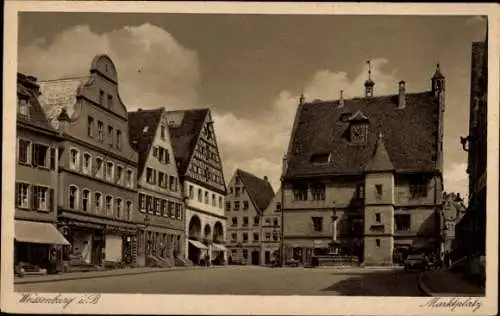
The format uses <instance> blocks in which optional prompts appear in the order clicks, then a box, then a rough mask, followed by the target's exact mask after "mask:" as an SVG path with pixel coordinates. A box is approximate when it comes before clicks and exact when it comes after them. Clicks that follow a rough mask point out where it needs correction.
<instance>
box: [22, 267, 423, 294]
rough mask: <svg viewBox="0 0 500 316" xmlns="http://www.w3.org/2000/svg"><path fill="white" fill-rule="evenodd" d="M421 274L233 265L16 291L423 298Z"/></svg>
mask: <svg viewBox="0 0 500 316" xmlns="http://www.w3.org/2000/svg"><path fill="white" fill-rule="evenodd" d="M418 276H419V274H418V273H405V272H404V271H402V270H401V269H362V268H350V269H338V268H337V269H335V268H316V269H307V268H266V267H252V266H230V267H224V268H221V269H203V268H200V269H193V270H179V271H166V272H151V273H144V274H134V275H122V276H112V277H105V278H92V279H80V280H65V281H57V282H44V283H29V284H16V285H15V291H16V292H28V291H29V292H62V293H75V292H79V293H82V292H84V293H85V292H87V293H88V292H98V293H144V294H153V293H154V294H235V295H369V296H379V295H383V296H419V295H420V292H419V290H418Z"/></svg>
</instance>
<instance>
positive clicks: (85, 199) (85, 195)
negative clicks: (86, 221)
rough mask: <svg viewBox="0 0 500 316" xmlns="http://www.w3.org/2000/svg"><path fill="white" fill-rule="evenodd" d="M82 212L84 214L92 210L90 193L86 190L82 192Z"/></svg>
mask: <svg viewBox="0 0 500 316" xmlns="http://www.w3.org/2000/svg"><path fill="white" fill-rule="evenodd" d="M82 210H83V211H84V212H88V211H89V210H90V191H89V190H86V189H85V190H83V191H82Z"/></svg>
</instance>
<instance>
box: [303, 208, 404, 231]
mask: <svg viewBox="0 0 500 316" xmlns="http://www.w3.org/2000/svg"><path fill="white" fill-rule="evenodd" d="M374 217H375V218H374V219H375V223H376V224H377V225H383V223H382V214H381V213H375V214H374ZM311 220H312V222H313V227H314V231H316V232H322V231H323V229H324V226H323V224H324V220H323V217H320V216H313V217H311ZM394 222H395V226H394V231H395V232H410V231H411V215H410V214H398V215H394ZM360 225H363V223H362V221H352V222H350V226H351V227H350V229H351V230H359V229H362V226H361V227H360Z"/></svg>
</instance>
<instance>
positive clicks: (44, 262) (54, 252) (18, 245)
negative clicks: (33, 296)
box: [14, 220, 69, 274]
mask: <svg viewBox="0 0 500 316" xmlns="http://www.w3.org/2000/svg"><path fill="white" fill-rule="evenodd" d="M67 245H69V242H68V240H66V238H64V236H63V235H62V234H61V233H60V232H59V231H58V230H57V228H56V225H55V223H46V222H35V221H27V220H15V222H14V270H15V272H16V273H17V274H24V273H30V272H32V273H57V272H60V271H62V270H63V249H64V246H67Z"/></svg>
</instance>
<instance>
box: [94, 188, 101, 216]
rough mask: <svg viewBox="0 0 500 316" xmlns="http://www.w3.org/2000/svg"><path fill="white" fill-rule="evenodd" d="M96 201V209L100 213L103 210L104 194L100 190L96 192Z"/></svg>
mask: <svg viewBox="0 0 500 316" xmlns="http://www.w3.org/2000/svg"><path fill="white" fill-rule="evenodd" d="M94 203H95V211H96V212H97V213H100V212H101V211H102V194H101V193H100V192H96V193H95V194H94Z"/></svg>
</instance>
